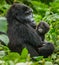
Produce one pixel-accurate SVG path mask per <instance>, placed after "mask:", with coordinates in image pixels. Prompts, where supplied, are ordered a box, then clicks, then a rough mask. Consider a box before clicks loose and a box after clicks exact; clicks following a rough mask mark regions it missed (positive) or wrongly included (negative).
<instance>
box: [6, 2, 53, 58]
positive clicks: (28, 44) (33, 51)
mask: <svg viewBox="0 0 59 65" xmlns="http://www.w3.org/2000/svg"><path fill="white" fill-rule="evenodd" d="M6 18H7V23H8V31H7V35H8V37H9V40H10V42H9V44H8V47H9V49H10V50H11V51H13V52H18V53H20V54H21V51H22V49H23V48H27V49H28V51H29V53H30V55H31V57H34V56H39V55H43V56H44V57H48V56H49V55H51V54H52V53H53V51H54V45H53V44H50V43H49V44H48V43H47V44H46V43H45V42H43V41H42V39H41V37H40V36H39V35H38V33H37V31H36V30H35V29H34V28H35V27H36V24H35V23H34V22H35V21H34V20H33V14H32V9H31V8H30V7H28V6H26V5H24V4H19V3H14V4H13V5H12V6H11V7H10V9H9V10H8V12H7V16H6ZM44 44H45V45H44ZM47 46H48V48H47ZM50 46H51V47H50ZM45 50H46V51H45ZM48 52H49V53H50V54H49V53H48Z"/></svg>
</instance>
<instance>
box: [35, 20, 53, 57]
mask: <svg viewBox="0 0 59 65" xmlns="http://www.w3.org/2000/svg"><path fill="white" fill-rule="evenodd" d="M49 29H50V27H49V24H48V23H46V22H43V21H41V22H40V23H39V24H38V26H37V29H36V31H37V33H38V35H39V37H41V39H42V41H43V43H44V44H43V46H42V47H40V48H38V53H39V55H40V56H44V57H48V56H49V55H51V54H52V53H53V51H54V45H53V44H52V43H50V42H45V41H44V39H45V34H46V33H47V32H48V31H49Z"/></svg>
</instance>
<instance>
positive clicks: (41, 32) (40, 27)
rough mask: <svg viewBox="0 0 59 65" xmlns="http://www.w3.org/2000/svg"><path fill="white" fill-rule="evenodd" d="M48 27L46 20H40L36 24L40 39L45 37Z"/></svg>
mask: <svg viewBox="0 0 59 65" xmlns="http://www.w3.org/2000/svg"><path fill="white" fill-rule="evenodd" d="M49 29H50V27H49V24H48V23H46V22H43V21H42V22H40V23H39V24H38V26H37V29H36V31H37V33H38V35H39V36H40V37H41V39H42V41H44V39H45V34H46V33H47V32H48V31H49Z"/></svg>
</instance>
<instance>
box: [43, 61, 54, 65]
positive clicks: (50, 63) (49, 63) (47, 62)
mask: <svg viewBox="0 0 59 65" xmlns="http://www.w3.org/2000/svg"><path fill="white" fill-rule="evenodd" d="M44 65H53V63H52V62H49V61H46V62H45V64H44Z"/></svg>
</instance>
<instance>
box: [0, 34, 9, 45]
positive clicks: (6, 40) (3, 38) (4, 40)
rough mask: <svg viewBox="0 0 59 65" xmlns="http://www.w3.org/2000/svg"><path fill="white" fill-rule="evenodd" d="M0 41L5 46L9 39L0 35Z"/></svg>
mask: <svg viewBox="0 0 59 65" xmlns="http://www.w3.org/2000/svg"><path fill="white" fill-rule="evenodd" d="M0 40H1V41H2V42H4V43H5V45H8V43H9V38H8V36H7V35H4V34H1V35H0Z"/></svg>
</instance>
